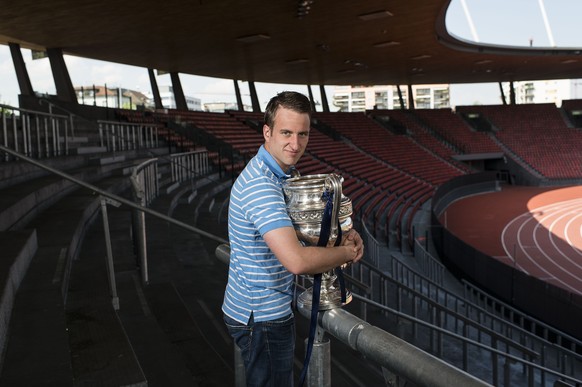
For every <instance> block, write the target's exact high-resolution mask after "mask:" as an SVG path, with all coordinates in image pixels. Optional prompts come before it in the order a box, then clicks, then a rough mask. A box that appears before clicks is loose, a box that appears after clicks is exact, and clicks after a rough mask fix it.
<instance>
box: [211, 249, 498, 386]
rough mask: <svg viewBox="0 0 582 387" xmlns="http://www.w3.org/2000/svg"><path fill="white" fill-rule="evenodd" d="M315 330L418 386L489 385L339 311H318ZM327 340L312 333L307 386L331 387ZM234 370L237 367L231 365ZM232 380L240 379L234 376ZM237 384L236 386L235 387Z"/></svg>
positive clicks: (225, 255)
mask: <svg viewBox="0 0 582 387" xmlns="http://www.w3.org/2000/svg"><path fill="white" fill-rule="evenodd" d="M215 254H216V256H217V258H218V259H219V260H220V261H221V262H223V263H225V264H227V263H228V260H229V254H230V248H229V247H228V246H227V245H220V246H218V247H217V248H216V251H215ZM299 312H300V313H301V314H302V315H303V316H304V317H306V318H310V317H311V309H310V308H309V307H303V308H300V309H299ZM318 328H319V329H323V330H324V331H325V332H327V333H330V334H331V335H333V336H334V337H336V338H337V339H338V340H340V341H341V342H343V343H345V344H347V345H348V346H350V347H351V348H352V349H354V350H356V351H358V352H360V353H361V354H362V355H363V356H364V357H365V358H366V359H368V360H370V361H373V362H375V363H377V364H379V365H380V366H382V367H384V368H386V369H387V370H389V371H390V372H392V373H393V374H394V375H398V376H400V377H402V378H404V379H406V380H407V381H410V382H412V383H414V384H415V385H418V386H431V387H450V386H467V387H470V386H489V384H487V383H485V382H483V381H481V380H479V379H477V378H475V377H474V376H472V375H470V374H468V373H466V372H464V371H461V370H460V369H458V368H456V367H454V366H452V365H450V364H447V363H446V362H444V361H442V360H440V359H438V358H436V357H434V356H432V355H430V354H428V353H426V352H424V351H422V350H420V349H419V348H417V347H414V346H413V345H411V344H409V343H407V342H405V341H404V340H401V339H399V338H398V337H396V336H393V335H391V334H390V333H388V332H385V331H383V330H381V329H380V328H377V327H374V326H372V325H370V324H368V323H367V322H365V321H364V320H361V319H359V318H358V317H356V316H354V315H352V314H350V313H349V312H347V311H345V310H343V309H331V310H326V311H321V312H320V313H319V318H318ZM329 351H330V345H329V339H326V338H325V336H324V335H323V332H321V331H320V332H319V333H318V334H316V342H315V343H314V347H313V355H312V359H311V362H310V370H309V372H308V374H307V385H308V386H313V387H314V386H321V387H329V386H331V377H330V376H329V372H327V371H328V370H329V369H330V367H331V364H330V360H331V356H330V354H329ZM235 369H236V370H239V369H240V367H237V366H236V365H235ZM235 379H236V380H240V378H239V377H238V376H235ZM238 386H240V384H237V387H238Z"/></svg>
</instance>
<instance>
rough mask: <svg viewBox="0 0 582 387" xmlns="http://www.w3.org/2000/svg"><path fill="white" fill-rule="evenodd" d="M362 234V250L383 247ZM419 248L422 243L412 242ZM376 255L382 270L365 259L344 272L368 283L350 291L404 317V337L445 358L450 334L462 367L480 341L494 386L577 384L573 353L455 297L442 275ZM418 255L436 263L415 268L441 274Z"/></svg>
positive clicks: (581, 363) (579, 363)
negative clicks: (518, 382) (516, 382)
mask: <svg viewBox="0 0 582 387" xmlns="http://www.w3.org/2000/svg"><path fill="white" fill-rule="evenodd" d="M366 234H369V233H368V231H367V230H366V229H365V228H364V230H363V235H362V236H363V238H364V240H365V241H366V250H367V251H368V250H370V251H372V252H374V253H373V254H374V255H375V254H377V252H378V251H381V250H382V246H371V245H370V244H374V243H377V242H376V241H375V239H374V238H373V237H371V236H370V235H366ZM418 249H422V246H420V245H419V246H417V249H416V250H418ZM385 250H386V249H385ZM380 256H381V257H380V258H375V259H374V260H376V261H377V260H378V259H380V263H379V265H380V267H386V268H387V269H386V270H380V269H378V264H372V263H370V260H368V257H366V261H363V262H362V261H361V262H360V263H359V264H358V265H353V266H350V267H348V268H347V269H346V274H348V275H349V276H350V277H351V278H353V279H355V280H356V281H357V282H358V283H362V284H363V285H364V286H366V287H367V291H366V293H365V294H363V293H361V292H359V289H360V287H355V288H354V289H353V292H354V293H359V294H361V297H362V298H363V299H369V300H371V301H373V302H375V303H377V305H380V306H382V307H391V309H390V312H388V311H384V312H385V313H386V316H387V317H395V316H396V315H395V313H397V314H398V315H397V316H398V319H399V320H402V319H404V320H406V321H408V323H407V324H405V325H402V326H406V327H409V328H408V329H404V330H402V331H401V332H400V334H402V335H403V336H406V337H408V338H409V339H410V340H413V342H418V343H428V347H427V350H429V351H430V352H431V353H434V354H436V355H438V356H444V357H446V356H447V355H449V354H448V353H446V351H444V350H443V348H444V347H445V346H446V344H447V343H445V342H444V341H443V338H445V337H449V339H448V340H449V341H450V340H451V337H454V341H455V342H454V343H453V345H454V347H455V348H458V349H459V350H460V351H461V356H460V359H461V361H460V363H459V366H460V367H461V368H462V369H464V370H467V369H468V367H469V366H470V363H471V360H472V356H473V355H472V353H473V352H472V349H471V347H472V346H474V345H475V343H478V344H479V345H484V346H485V347H483V348H480V351H481V352H482V354H481V355H480V356H479V359H489V361H490V367H488V368H489V371H488V372H489V373H490V375H489V379H488V380H490V381H491V382H492V384H494V385H511V384H510V380H512V379H516V378H517V379H522V380H525V382H526V383H527V385H528V386H533V385H546V383H547V382H549V381H552V382H556V381H567V382H569V383H580V380H579V378H580V373H581V372H582V369H581V368H582V357H581V356H580V355H579V354H578V353H576V352H574V351H572V350H569V349H568V348H563V347H560V346H558V345H555V344H553V343H552V342H550V341H548V340H545V339H544V338H543V337H539V336H537V335H535V334H533V333H531V332H529V331H527V330H525V329H524V328H523V327H520V326H519V325H516V324H514V323H513V322H512V321H509V320H507V319H505V318H503V316H499V315H497V314H495V313H492V312H491V311H489V310H487V309H485V308H483V307H482V306H480V305H477V304H473V303H472V302H471V301H470V300H468V299H465V298H464V297H463V295H462V292H461V294H460V295H457V294H454V293H453V292H451V291H448V290H447V289H445V288H444V287H443V285H442V275H441V274H437V275H433V277H435V278H436V279H437V280H436V281H433V280H431V279H430V278H428V276H426V275H424V273H422V274H421V273H419V272H417V271H415V270H414V269H412V268H411V267H410V266H409V265H407V264H405V263H404V262H402V261H400V260H399V259H397V258H396V257H394V256H392V255H390V254H387V253H386V252H384V253H382V252H381V253H380ZM422 259H423V260H430V259H433V260H435V263H421V264H420V265H419V266H420V267H425V268H426V267H428V268H429V269H428V270H429V271H430V272H433V273H435V272H436V273H439V272H440V269H439V267H440V266H439V265H440V263H439V262H438V261H436V259H434V257H432V256H430V254H428V252H426V251H423V252H422ZM374 260H372V261H374ZM435 268H436V269H435ZM366 302H368V301H366ZM368 309H369V308H368ZM420 321H423V322H422V323H420ZM553 333H554V334H555V333H556V332H555V331H554V332H553ZM568 339H573V338H568ZM415 340H416V341H415ZM449 345H451V343H450V342H449ZM473 348H474V347H473ZM457 361H458V358H457ZM482 372H483V370H482ZM500 375H503V378H501V376H500Z"/></svg>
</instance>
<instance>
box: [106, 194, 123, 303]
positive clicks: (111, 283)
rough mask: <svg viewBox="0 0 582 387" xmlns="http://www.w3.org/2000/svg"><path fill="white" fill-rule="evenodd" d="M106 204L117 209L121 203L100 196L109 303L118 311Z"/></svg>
mask: <svg viewBox="0 0 582 387" xmlns="http://www.w3.org/2000/svg"><path fill="white" fill-rule="evenodd" d="M107 203H109V204H111V205H114V206H115V207H119V206H120V205H121V203H118V202H116V201H114V200H112V199H109V198H106V197H103V196H101V214H102V215H103V231H104V233H105V247H106V249H107V273H108V275H109V287H110V291H111V303H112V304H113V309H115V310H119V297H118V296H117V286H116V285H115V267H114V265H113V250H112V248H111V235H110V234H109V217H108V216H107Z"/></svg>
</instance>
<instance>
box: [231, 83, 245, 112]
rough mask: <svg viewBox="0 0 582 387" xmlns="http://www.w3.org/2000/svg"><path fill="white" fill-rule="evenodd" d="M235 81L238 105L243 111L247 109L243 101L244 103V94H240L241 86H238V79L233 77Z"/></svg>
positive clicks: (239, 109)
mask: <svg viewBox="0 0 582 387" xmlns="http://www.w3.org/2000/svg"><path fill="white" fill-rule="evenodd" d="M233 81H234V94H235V95H236V104H237V106H238V111H239V112H242V111H243V110H245V108H244V106H243V103H242V96H241V94H240V87H238V81H237V80H236V79H233Z"/></svg>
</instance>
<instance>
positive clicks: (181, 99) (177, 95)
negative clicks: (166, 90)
mask: <svg viewBox="0 0 582 387" xmlns="http://www.w3.org/2000/svg"><path fill="white" fill-rule="evenodd" d="M170 78H171V79H172V90H173V91H174V100H175V101H176V109H178V110H188V104H187V103H186V97H185V96H184V90H183V89H182V83H181V82H180V74H178V73H176V72H171V73H170Z"/></svg>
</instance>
